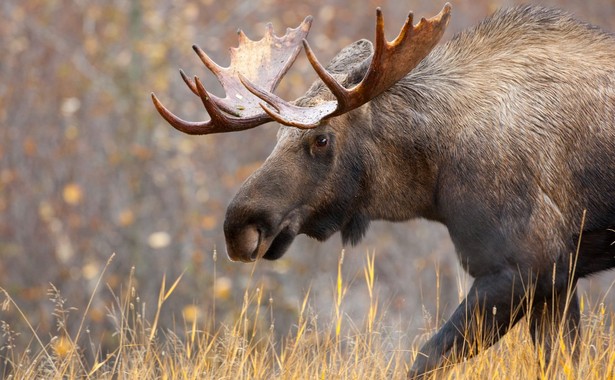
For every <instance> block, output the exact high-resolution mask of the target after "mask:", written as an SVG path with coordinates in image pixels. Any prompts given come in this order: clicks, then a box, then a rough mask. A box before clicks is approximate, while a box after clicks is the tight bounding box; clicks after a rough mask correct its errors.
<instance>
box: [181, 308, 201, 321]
mask: <svg viewBox="0 0 615 380" xmlns="http://www.w3.org/2000/svg"><path fill="white" fill-rule="evenodd" d="M199 314H200V311H199V308H198V307H197V306H196V305H186V306H184V308H183V309H182V315H183V316H184V320H185V321H186V323H189V324H192V323H194V322H195V321H197V320H198V318H199Z"/></svg>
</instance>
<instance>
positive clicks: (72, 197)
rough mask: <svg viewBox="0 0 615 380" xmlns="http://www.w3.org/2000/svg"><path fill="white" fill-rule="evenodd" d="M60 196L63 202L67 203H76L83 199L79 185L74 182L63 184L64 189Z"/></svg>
mask: <svg viewBox="0 0 615 380" xmlns="http://www.w3.org/2000/svg"><path fill="white" fill-rule="evenodd" d="M62 196H63V197H64V202H66V203H68V204H69V205H73V206H75V205H78V204H79V203H81V201H82V200H83V191H82V190H81V186H79V185H78V184H76V183H69V184H68V185H66V186H64V191H63V192H62Z"/></svg>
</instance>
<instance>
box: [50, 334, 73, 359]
mask: <svg viewBox="0 0 615 380" xmlns="http://www.w3.org/2000/svg"><path fill="white" fill-rule="evenodd" d="M72 350H73V343H72V342H71V341H70V340H69V339H68V338H66V337H63V336H62V337H60V338H58V339H56V340H55V342H53V352H55V354H56V355H57V356H58V357H60V358H65V357H67V356H68V355H69V354H70V353H71V351H72Z"/></svg>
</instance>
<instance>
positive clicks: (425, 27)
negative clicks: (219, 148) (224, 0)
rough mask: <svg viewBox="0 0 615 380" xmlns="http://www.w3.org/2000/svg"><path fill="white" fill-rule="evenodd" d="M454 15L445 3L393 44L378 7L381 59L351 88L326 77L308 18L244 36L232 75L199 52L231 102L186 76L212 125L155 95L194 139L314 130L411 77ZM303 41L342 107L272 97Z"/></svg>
mask: <svg viewBox="0 0 615 380" xmlns="http://www.w3.org/2000/svg"><path fill="white" fill-rule="evenodd" d="M450 11H451V6H450V4H449V3H446V4H445V5H444V8H442V10H441V11H440V13H439V14H438V15H436V16H435V17H432V18H430V19H429V20H426V19H424V18H422V19H421V21H420V22H419V23H418V24H417V25H416V26H414V25H413V23H412V22H413V18H414V17H413V14H412V13H410V14H409V15H408V19H407V20H406V23H405V24H404V26H403V27H402V29H401V31H400V32H399V35H398V36H397V38H395V40H393V41H392V42H388V41H387V40H386V38H385V36H384V19H383V17H382V11H381V10H380V8H378V9H377V11H376V42H375V44H376V47H375V51H374V54H373V55H372V58H371V61H370V62H369V68H368V69H367V73H366V74H365V76H364V78H363V79H362V80H361V82H360V83H359V84H357V85H356V86H354V87H352V88H350V89H346V88H345V87H344V86H342V85H341V84H340V83H338V82H337V80H336V79H335V78H334V77H333V76H332V75H331V74H330V73H329V72H327V70H326V69H325V68H324V67H323V66H322V65H321V64H320V63H319V62H318V59H317V58H316V56H315V55H314V52H313V51H312V49H311V48H310V45H309V44H308V42H307V41H306V40H305V37H306V36H307V34H308V31H309V29H310V26H311V24H312V18H311V17H310V16H308V17H306V18H305V20H304V21H303V22H302V23H301V25H299V26H298V27H297V28H295V29H288V30H287V31H286V34H285V35H284V36H282V37H277V36H275V35H274V33H273V27H272V26H271V24H267V32H266V33H265V36H264V37H263V38H262V39H261V40H259V41H252V40H250V39H249V38H248V37H246V35H245V34H244V33H243V32H241V31H239V32H238V34H239V46H238V47H237V48H231V64H230V66H229V67H226V68H223V67H220V66H218V65H217V64H216V63H215V62H213V61H212V60H211V59H210V58H209V57H208V56H207V54H205V52H203V50H201V49H200V48H199V47H197V46H193V49H194V50H195V51H196V53H197V54H198V56H199V57H200V58H201V60H202V61H203V63H204V64H205V66H207V68H208V69H209V70H210V71H211V72H213V73H214V74H215V75H216V77H217V78H218V80H219V81H220V83H221V84H222V87H223V88H224V90H225V92H226V97H225V98H219V97H217V96H214V95H212V94H210V93H208V92H207V91H206V90H205V87H204V86H203V84H202V82H201V81H200V80H199V78H198V77H195V78H194V81H192V80H191V79H189V78H188V77H187V76H186V74H185V73H184V72H183V71H181V70H180V74H181V76H182V78H183V80H184V81H185V82H186V84H187V85H188V87H189V88H190V89H191V90H192V92H194V93H195V94H196V95H197V96H199V97H200V98H201V100H202V102H203V105H204V106H205V109H206V110H207V112H208V113H209V116H210V117H211V120H209V121H203V122H190V121H185V120H182V119H180V118H179V117H177V116H175V115H174V114H173V113H171V112H170V111H169V110H168V109H166V108H165V107H164V106H163V105H162V103H160V101H159V100H158V98H157V97H156V96H155V95H154V94H153V93H152V101H153V102H154V105H155V106H156V109H157V110H158V112H159V113H160V115H162V117H163V118H165V119H166V121H167V122H169V124H171V125H172V126H173V127H175V128H176V129H178V130H180V131H182V132H185V133H188V134H193V135H204V134H209V133H219V132H233V131H241V130H245V129H249V128H254V127H256V126H258V125H261V124H264V123H267V122H269V121H272V120H275V121H277V122H279V123H281V124H285V125H289V126H294V127H298V128H305V129H308V128H314V127H316V126H317V125H319V123H320V122H321V121H322V120H324V119H328V118H330V117H333V116H339V115H341V114H344V113H346V112H349V111H351V110H353V109H355V108H358V107H360V106H361V105H363V104H365V103H367V102H369V101H370V100H371V99H373V98H375V97H376V96H378V95H380V94H381V93H383V92H384V91H386V90H387V89H389V88H390V87H391V86H393V85H394V84H395V83H396V82H397V81H399V80H400V79H402V78H403V77H404V76H406V74H408V73H409V72H410V71H412V69H414V68H415V67H416V65H418V64H419V62H421V60H423V58H425V57H426V56H427V54H429V52H430V51H431V50H432V49H433V47H434V46H435V45H436V44H437V43H438V41H439V40H440V38H441V37H442V34H444V30H445V29H446V26H447V25H448V21H449V18H450ZM301 41H302V42H303V46H304V47H305V50H306V54H307V57H308V59H309V61H310V63H311V64H312V67H313V68H314V70H315V71H316V73H317V74H318V76H319V77H320V79H321V80H322V81H323V82H324V83H325V85H326V86H327V87H328V88H329V89H330V90H331V92H332V93H333V95H334V96H335V98H336V100H333V101H326V102H323V103H320V104H318V105H316V106H313V107H299V106H296V105H295V104H293V103H291V102H287V101H285V100H283V99H281V98H279V97H278V96H276V95H275V94H273V91H274V90H275V88H276V86H277V85H278V83H279V81H280V79H281V78H282V76H284V74H285V73H286V71H288V69H289V68H290V66H291V65H292V63H293V62H294V60H295V58H296V57H297V54H298V53H299V50H301V45H300V42H301ZM260 100H264V101H265V102H267V103H268V104H263V103H261V102H260Z"/></svg>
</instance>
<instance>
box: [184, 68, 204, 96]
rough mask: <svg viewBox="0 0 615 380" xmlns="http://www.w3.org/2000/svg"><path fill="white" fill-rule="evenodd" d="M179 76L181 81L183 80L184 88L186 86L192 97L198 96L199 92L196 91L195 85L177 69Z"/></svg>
mask: <svg viewBox="0 0 615 380" xmlns="http://www.w3.org/2000/svg"><path fill="white" fill-rule="evenodd" d="M179 75H181V77H182V79H183V80H184V83H186V86H188V88H189V89H190V91H192V93H193V94H194V95H196V96H199V91H198V90H197V89H196V85H195V84H194V82H192V80H191V79H190V78H188V76H187V75H186V73H185V72H184V70H182V69H179Z"/></svg>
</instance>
